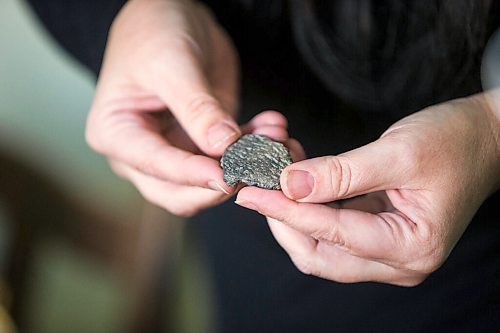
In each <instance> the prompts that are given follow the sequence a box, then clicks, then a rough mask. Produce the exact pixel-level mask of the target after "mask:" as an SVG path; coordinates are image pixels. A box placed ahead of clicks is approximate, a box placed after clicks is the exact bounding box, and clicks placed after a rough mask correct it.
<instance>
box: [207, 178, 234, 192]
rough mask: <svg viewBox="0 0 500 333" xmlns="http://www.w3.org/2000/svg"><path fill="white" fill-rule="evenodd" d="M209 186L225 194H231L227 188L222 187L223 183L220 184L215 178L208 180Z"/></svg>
mask: <svg viewBox="0 0 500 333" xmlns="http://www.w3.org/2000/svg"><path fill="white" fill-rule="evenodd" d="M208 187H210V188H211V189H212V190H214V191H218V192H222V193H224V194H229V192H228V191H226V189H225V188H224V187H222V185H220V184H219V183H217V182H216V181H215V180H211V181H209V182H208Z"/></svg>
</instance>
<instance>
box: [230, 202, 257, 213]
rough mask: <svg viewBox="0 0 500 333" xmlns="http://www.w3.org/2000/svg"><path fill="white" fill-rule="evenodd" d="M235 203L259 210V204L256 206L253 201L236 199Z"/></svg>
mask: <svg viewBox="0 0 500 333" xmlns="http://www.w3.org/2000/svg"><path fill="white" fill-rule="evenodd" d="M234 203H235V204H237V205H240V206H241V207H245V208H248V209H251V210H256V211H258V210H259V209H258V208H257V206H255V204H254V203H251V202H250V201H246V200H236V201H235V202H234Z"/></svg>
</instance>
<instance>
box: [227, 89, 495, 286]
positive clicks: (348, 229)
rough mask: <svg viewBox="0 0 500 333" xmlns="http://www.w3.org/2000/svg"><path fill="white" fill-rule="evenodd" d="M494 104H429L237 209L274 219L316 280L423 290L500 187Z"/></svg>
mask: <svg viewBox="0 0 500 333" xmlns="http://www.w3.org/2000/svg"><path fill="white" fill-rule="evenodd" d="M494 105H495V103H489V102H488V98H487V97H486V95H485V94H479V95H475V96H471V97H468V98H464V99H459V100H454V101H450V102H447V103H444V104H440V105H436V106H432V107H429V108H427V109H425V110H423V111H421V112H417V113H415V114H413V115H410V116H409V117H407V118H404V119H402V120H400V121H399V122H397V123H396V124H394V125H393V126H391V127H390V128H389V129H388V130H387V131H386V132H385V133H384V134H383V135H382V136H381V138H380V139H378V140H376V141H374V142H372V143H370V144H368V145H366V146H363V147H361V148H358V149H355V150H352V151H349V152H346V153H344V154H341V155H338V156H324V157H319V158H314V159H309V160H303V161H300V162H297V163H294V164H292V165H290V166H289V167H287V168H286V169H285V170H284V171H283V173H282V175H281V187H282V189H283V192H278V191H265V190H262V189H259V188H255V187H252V188H250V187H248V188H244V189H242V190H241V191H240V192H239V193H238V197H237V200H236V203H237V204H239V205H241V206H244V207H247V208H249V209H253V210H256V211H258V212H259V213H260V214H262V215H265V216H266V217H267V221H268V223H269V226H270V229H271V231H272V233H273V235H274V237H275V238H276V240H277V241H278V242H279V244H280V245H281V246H282V247H283V248H284V249H285V251H286V252H287V253H288V254H289V255H290V257H291V259H292V261H293V262H294V264H295V265H296V266H297V268H298V269H299V270H300V271H302V272H304V273H306V274H312V275H316V276H319V277H323V278H325V279H330V280H335V281H339V282H360V281H378V282H384V283H389V284H395V285H401V286H414V285H417V284H419V283H421V282H422V281H423V280H424V279H425V278H426V277H427V276H428V275H429V274H430V273H432V272H433V271H435V270H436V269H437V268H439V267H440V266H441V265H442V264H443V262H444V261H445V260H446V258H447V257H448V255H449V254H450V252H451V251H452V249H453V247H454V245H455V244H456V243H457V241H458V240H459V238H460V237H461V235H462V234H463V232H464V231H465V229H466V228H467V226H468V224H469V223H470V221H471V219H472V217H473V216H474V214H475V213H476V211H477V210H478V208H479V206H480V205H481V203H482V202H483V201H484V200H485V199H486V198H487V197H488V196H489V195H491V194H492V193H494V192H495V191H497V190H498V188H499V187H500V115H499V113H498V110H497V109H496V108H494V107H492V106H494ZM367 193H369V194H370V197H369V198H370V199H367V198H366V197H359V199H358V203H357V204H356V200H355V201H354V203H351V204H350V205H351V206H352V207H345V206H344V207H332V206H331V205H326V204H325V203H329V202H332V201H335V200H338V199H345V198H352V197H356V196H359V195H363V194H367ZM363 201H366V203H363ZM367 206H370V208H369V209H365V207H367Z"/></svg>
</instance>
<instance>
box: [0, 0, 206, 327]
mask: <svg viewBox="0 0 500 333" xmlns="http://www.w3.org/2000/svg"><path fill="white" fill-rule="evenodd" d="M93 93H94V78H93V77H92V75H91V74H90V73H89V72H86V71H85V69H84V68H83V67H81V66H80V65H79V64H78V63H76V62H75V61H74V60H73V59H71V58H70V57H68V55H67V54H66V53H65V52H64V50H62V49H60V48H59V46H58V45H57V44H56V43H55V42H54V41H53V40H52V39H51V37H50V36H49V35H48V34H47V33H46V32H45V31H44V29H43V27H42V26H41V25H40V23H39V22H38V20H37V18H36V17H35V16H34V15H33V13H32V12H31V11H30V8H29V7H28V6H27V5H26V4H25V3H24V2H23V1H21V0H0V333H4V332H5V333H10V332H42V333H44V332H50V333H57V332H68V331H71V332H76V333H78V332H94V333H96V332H148V331H157V332H170V331H174V332H210V331H211V330H212V327H213V323H212V314H211V309H212V306H211V297H210V287H209V276H208V273H207V270H206V267H204V266H203V258H202V257H201V256H200V254H199V253H198V251H197V250H196V247H195V245H196V244H195V242H192V241H190V239H189V235H185V233H184V232H183V221H180V220H179V219H177V218H175V217H173V216H170V215H168V214H167V213H165V212H164V211H162V210H160V209H159V208H156V207H154V206H152V205H149V204H147V203H146V202H144V201H143V199H142V198H141V197H140V196H139V194H138V193H137V192H136V191H135V189H134V188H133V187H132V186H131V185H129V184H128V183H126V182H124V181H122V180H120V179H119V178H117V177H116V176H115V175H114V174H112V173H111V171H110V169H109V167H108V165H107V163H106V161H105V159H104V158H102V157H100V156H98V155H96V154H95V153H94V152H92V151H91V150H90V149H89V148H88V147H87V145H86V144H85V141H84V127H85V119H86V114H87V111H88V109H89V106H90V104H91V101H92V96H93Z"/></svg>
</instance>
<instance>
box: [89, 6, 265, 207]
mask: <svg viewBox="0 0 500 333" xmlns="http://www.w3.org/2000/svg"><path fill="white" fill-rule="evenodd" d="M237 92H238V66H237V59H236V53H235V51H234V48H233V46H232V44H231V41H230V40H229V37H228V36H227V34H226V33H225V32H224V31H223V30H222V28H221V27H220V26H219V25H218V24H217V23H216V22H215V19H214V18H213V16H212V15H211V13H210V12H209V11H208V10H207V8H205V7H204V6H202V5H201V4H197V3H194V2H192V1H188V0H184V1H181V0H179V1H175V0H150V1H149V0H133V1H129V2H128V3H127V4H126V5H125V7H124V8H123V9H122V11H121V12H120V13H119V15H118V16H117V18H116V19H115V21H114V23H113V26H112V29H111V32H110V35H109V39H108V45H107V48H106V54H105V58H104V63H103V68H102V71H101V74H100V77H99V82H98V85H97V92H96V96H95V99H94V102H93V105H92V109H91V112H90V115H89V118H88V123H87V132H86V137H87V141H88V143H89V145H90V146H91V147H93V148H94V149H95V150H97V151H98V152H100V153H102V154H104V155H105V156H106V157H107V158H108V160H109V162H110V164H111V166H112V168H113V169H114V171H115V172H116V173H118V174H119V175H121V176H123V177H125V178H127V179H129V180H130V181H132V182H133V183H134V184H135V186H136V187H137V188H138V189H139V191H140V192H141V193H142V194H143V195H144V197H146V198H147V199H149V200H150V201H151V202H153V203H156V204H158V205H159V206H162V207H164V208H165V209H167V210H169V211H170V212H172V213H174V214H178V215H183V216H188V215H192V214H193V213H195V212H197V211H198V210H200V209H203V208H205V207H208V206H211V205H215V204H217V203H219V202H221V201H222V200H225V199H226V198H227V197H228V195H229V194H230V193H232V192H234V189H233V188H231V187H229V186H227V185H226V184H225V183H224V182H223V179H222V170H221V168H220V166H219V161H218V157H219V156H220V155H221V154H222V152H223V151H224V149H225V148H226V147H227V146H228V145H229V144H231V143H232V142H234V141H235V140H237V139H238V137H239V136H240V135H241V133H240V129H239V127H238V126H237V124H236V122H235V121H234V116H235V114H236V110H237ZM264 122H265V121H264Z"/></svg>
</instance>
